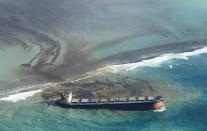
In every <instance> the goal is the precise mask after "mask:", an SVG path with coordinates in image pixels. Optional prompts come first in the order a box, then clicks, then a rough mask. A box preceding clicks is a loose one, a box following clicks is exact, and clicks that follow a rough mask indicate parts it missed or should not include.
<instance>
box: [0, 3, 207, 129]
mask: <svg viewBox="0 0 207 131" xmlns="http://www.w3.org/2000/svg"><path fill="white" fill-rule="evenodd" d="M0 1H1V3H0V7H1V8H0V14H1V17H0V21H1V22H0V29H1V36H0V40H4V39H6V40H7V39H8V40H10V39H11V42H9V43H13V39H17V40H18V39H21V40H23V38H21V37H19V36H21V35H22V36H24V38H25V39H26V43H28V44H29V45H30V42H31V44H32V43H33V42H34V43H33V44H32V45H33V46H34V47H33V48H32V49H31V51H28V52H27V51H25V50H23V49H22V48H19V47H16V46H8V48H7V47H6V48H4V45H2V43H0V44H1V45H0V46H1V49H0V62H1V63H0V76H1V78H0V90H1V91H2V90H3V91H4V90H7V89H9V88H14V87H12V86H11V87H10V83H9V84H8V83H7V82H14V83H18V82H19V81H18V80H19V78H21V77H23V78H24V81H23V82H22V83H21V84H22V85H24V82H25V83H27V82H28V81H30V80H31V81H32V82H33V80H34V79H33V76H32V77H28V79H25V77H27V76H24V73H25V70H23V71H22V70H21V69H22V68H20V65H21V64H25V63H27V62H29V61H30V60H31V59H32V58H34V56H35V55H36V54H37V53H38V52H39V50H40V48H39V47H38V46H37V45H36V44H35V43H38V44H41V46H43V47H44V46H45V49H47V47H48V46H54V45H52V44H51V43H53V44H54V41H55V43H56V41H60V42H58V43H59V44H60V45H61V47H63V48H64V49H63V50H62V49H61V54H63V55H62V56H61V55H60V56H58V57H59V58H60V59H61V62H62V63H61V62H60V65H72V66H76V65H83V66H85V65H84V64H85V63H86V65H87V64H88V63H87V62H85V60H88V59H89V60H98V61H99V60H100V61H101V60H102V59H104V58H105V57H108V56H111V55H116V54H118V53H124V52H126V51H129V52H130V51H131V50H136V49H142V48H147V47H151V46H157V45H165V44H174V43H178V42H189V41H191V40H201V41H202V40H203V39H206V35H207V28H205V27H206V23H207V17H206V12H207V8H206V5H207V1H206V0H173V1H172V0H129V1H124V0H110V1H107V0H103V1H101V2H98V1H97V2H95V1H94V2H91V1H89V0H84V1H81V2H80V1H78V2H77V1H72V0H71V1H66V2H63V3H61V2H60V3H59V2H57V1H56V0H45V1H44V2H43V3H42V1H34V3H33V1H32V2H31V3H30V1H29V2H28V0H20V1H15V2H14V1H12V0H0ZM7 1H8V2H7ZM70 2H71V3H70ZM82 2H83V3H82ZM2 7H4V8H2ZM60 14H61V15H60ZM68 14H69V15H68ZM57 19H58V21H57ZM14 20H15V22H13V21H14ZM5 21H6V22H5ZM16 21H17V22H16ZM4 27H5V28H4ZM10 32H14V33H16V34H19V35H16V34H15V35H12V34H11V35H12V36H10V35H8V34H10ZM30 35H31V36H30ZM134 35H135V36H136V37H131V36H134ZM54 36H55V37H54ZM30 37H31V38H30ZM33 37H34V38H33ZM122 37H124V39H122ZM125 37H126V38H125ZM27 39H28V40H27ZM28 41H29V42H28ZM204 42H205V41H204ZM46 43H50V44H51V45H47V44H46ZM196 44H197V43H195V45H196ZM17 45H21V43H20V44H18V43H17ZM35 45H36V46H37V47H36V46H35ZM55 45H56V44H55ZM41 46H40V47H41ZM76 46H77V47H76ZM4 49H5V50H6V51H5V50H4ZM93 49H94V50H93ZM82 51H83V54H82ZM84 51H85V52H84ZM53 53H54V52H53V51H52V52H50V53H47V52H46V53H44V52H43V54H45V56H44V55H43V58H42V59H41V58H39V57H38V59H37V63H38V61H40V63H41V62H42V61H43V67H45V64H47V62H48V61H50V58H51V57H50V56H47V55H48V54H50V55H52V56H53ZM76 53H77V54H76ZM148 53H150V52H146V54H148ZM65 56H67V57H65ZM133 57H134V56H133ZM137 57H139V56H137ZM65 58H68V59H65ZM44 59H45V60H44ZM62 59H64V60H66V61H64V60H63V61H62ZM129 59H130V58H129ZM82 61H83V62H82ZM120 61H121V60H120ZM76 62H77V63H76ZM84 62H85V63H84ZM73 63H74V65H73ZM106 64H107V63H106ZM50 66H52V65H49V67H50ZM56 66H58V65H56ZM83 66H80V67H82V68H84V67H83ZM89 66H90V65H89ZM40 67H41V64H40ZM43 67H42V68H41V69H43V70H44V69H45V68H43ZM69 67H70V66H69ZM52 68H53V67H52ZM57 69H61V68H57ZM69 69H70V68H69ZM72 70H73V68H72ZM78 70H79V69H78ZM78 70H77V71H78ZM19 71H20V72H19ZM21 71H22V72H21ZM26 71H27V70H26ZM49 71H51V70H49ZM56 71H57V70H56ZM75 71H76V70H75ZM75 71H74V72H75ZM100 71H104V72H107V71H109V72H110V73H117V74H120V75H123V76H133V77H138V78H143V79H146V80H149V81H150V82H151V84H152V85H153V86H155V87H156V91H157V95H162V96H164V98H165V105H166V110H164V111H160V112H159V111H146V112H136V111H134V112H123V111H109V110H73V109H63V108H60V107H55V106H48V105H46V104H43V103H41V102H42V98H41V96H40V95H41V94H40V92H41V91H40V90H36V91H31V92H27V93H26V94H18V95H16V96H15V95H14V96H10V97H9V98H5V99H1V98H0V131H28V130H29V131H66V130H70V131H77V130H78V131H117V130H121V131H122V130H123V131H140V130H141V131H205V130H207V113H206V112H207V48H204V49H201V50H196V51H192V52H186V53H179V54H163V55H162V56H160V57H156V58H153V59H150V60H144V61H142V62H138V63H129V64H125V65H109V67H103V69H101V70H100ZM63 72H64V73H65V72H68V70H63V71H62V72H60V73H59V74H58V75H62V73H63ZM36 73H38V72H36ZM47 73H49V72H47ZM47 73H46V74H47ZM55 73H56V72H55ZM57 73H58V72H57ZM41 74H42V72H40V74H38V78H39V76H41ZM55 75H56V74H55ZM55 75H54V76H55ZM47 76H49V75H47ZM52 77H53V76H52ZM38 80H39V79H38ZM5 82H6V84H5ZM20 82H21V81H20ZM47 82H48V81H47ZM49 82H50V81H49ZM5 85H7V86H5ZM26 87H27V86H26ZM38 92H39V93H38ZM0 93H2V92H0ZM26 96H27V98H25V97H26Z"/></svg>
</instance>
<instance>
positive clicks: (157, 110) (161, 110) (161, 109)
mask: <svg viewBox="0 0 207 131" xmlns="http://www.w3.org/2000/svg"><path fill="white" fill-rule="evenodd" d="M165 110H166V107H165V106H163V107H162V108H160V109H156V110H153V112H163V111H165Z"/></svg>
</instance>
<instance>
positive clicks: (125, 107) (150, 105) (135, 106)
mask: <svg viewBox="0 0 207 131" xmlns="http://www.w3.org/2000/svg"><path fill="white" fill-rule="evenodd" d="M56 105H58V106H61V107H64V108H72V109H108V110H122V111H147V110H155V109H159V108H162V106H163V102H162V101H151V102H140V103H102V104H100V103H99V104H68V103H65V102H63V101H61V100H57V101H56Z"/></svg>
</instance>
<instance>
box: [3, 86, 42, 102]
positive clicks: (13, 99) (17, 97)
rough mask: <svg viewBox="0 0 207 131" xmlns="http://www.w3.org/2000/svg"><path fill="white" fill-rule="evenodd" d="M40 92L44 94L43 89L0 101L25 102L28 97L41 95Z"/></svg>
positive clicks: (11, 96) (10, 96) (14, 95)
mask: <svg viewBox="0 0 207 131" xmlns="http://www.w3.org/2000/svg"><path fill="white" fill-rule="evenodd" d="M40 92H42V90H41V89H38V90H33V91H27V92H22V93H18V94H13V95H9V96H8V97H4V98H0V100H3V101H9V102H17V101H19V100H25V99H26V98H27V97H30V96H33V95H34V94H36V93H40Z"/></svg>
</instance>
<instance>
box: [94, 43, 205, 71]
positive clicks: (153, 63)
mask: <svg viewBox="0 0 207 131" xmlns="http://www.w3.org/2000/svg"><path fill="white" fill-rule="evenodd" d="M205 53H207V47H204V48H201V49H197V50H194V51H191V52H183V53H170V54H164V55H161V56H158V57H155V58H152V59H148V60H143V61H140V62H136V63H128V64H120V65H109V66H106V67H104V68H100V69H98V70H96V71H98V72H113V73H117V72H119V71H124V70H126V71H129V70H134V69H136V68H138V67H159V66H160V65H162V64H163V63H164V62H167V61H169V60H173V59H184V60H188V59H189V57H191V56H195V55H200V54H205Z"/></svg>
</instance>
